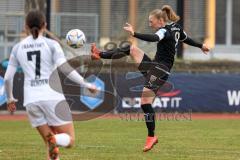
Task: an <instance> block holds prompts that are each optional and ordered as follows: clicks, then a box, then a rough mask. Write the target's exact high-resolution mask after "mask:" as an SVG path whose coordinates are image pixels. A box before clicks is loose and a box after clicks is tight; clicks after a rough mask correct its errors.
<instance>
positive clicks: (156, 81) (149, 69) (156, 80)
mask: <svg viewBox="0 0 240 160" xmlns="http://www.w3.org/2000/svg"><path fill="white" fill-rule="evenodd" d="M138 69H139V71H140V72H141V73H142V74H143V75H144V77H145V78H146V81H145V84H144V87H146V88H148V89H151V90H152V91H154V92H155V93H156V92H157V91H158V90H159V89H160V88H161V87H162V86H163V84H164V83H165V82H166V81H167V79H168V76H169V74H170V73H169V69H168V68H167V67H166V65H164V64H163V63H158V62H154V61H152V60H151V59H150V58H149V57H148V56H147V55H146V54H144V56H143V60H142V62H141V63H140V64H139V66H138Z"/></svg>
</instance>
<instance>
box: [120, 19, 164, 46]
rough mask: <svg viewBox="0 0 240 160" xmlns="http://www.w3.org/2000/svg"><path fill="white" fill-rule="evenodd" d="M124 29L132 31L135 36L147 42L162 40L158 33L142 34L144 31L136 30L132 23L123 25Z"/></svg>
mask: <svg viewBox="0 0 240 160" xmlns="http://www.w3.org/2000/svg"><path fill="white" fill-rule="evenodd" d="M123 29H124V30H125V31H127V32H129V33H130V35H132V36H133V37H135V38H138V39H141V40H143V41H147V42H157V41H159V40H161V39H160V38H159V36H158V35H157V34H142V33H137V32H135V31H134V29H133V27H132V25H131V24H129V23H126V26H125V27H123Z"/></svg>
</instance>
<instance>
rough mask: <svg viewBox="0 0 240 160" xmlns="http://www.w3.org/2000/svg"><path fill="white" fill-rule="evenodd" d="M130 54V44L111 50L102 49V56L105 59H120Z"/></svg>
mask: <svg viewBox="0 0 240 160" xmlns="http://www.w3.org/2000/svg"><path fill="white" fill-rule="evenodd" d="M129 54H130V46H125V47H121V48H116V49H113V50H109V51H102V52H101V53H100V57H101V58H103V59H120V58H122V57H125V56H128V55H129Z"/></svg>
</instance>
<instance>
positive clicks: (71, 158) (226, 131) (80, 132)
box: [0, 119, 240, 160]
mask: <svg viewBox="0 0 240 160" xmlns="http://www.w3.org/2000/svg"><path fill="white" fill-rule="evenodd" d="M156 126H157V130H156V132H157V135H158V136H159V143H158V144H157V145H156V146H155V147H154V149H153V150H151V151H150V152H147V153H143V152H142V147H143V145H144V142H145V138H146V128H145V124H144V123H143V122H136V121H125V120H120V119H95V120H90V121H85V122H75V133H76V144H75V147H74V148H72V149H62V148H61V149H60V152H61V157H60V158H61V160H240V122H239V120H192V121H160V122H157V125H156ZM44 147H45V145H44V143H43V141H42V139H41V137H40V136H39V135H38V133H37V131H36V130H35V129H33V128H31V126H30V124H29V122H27V121H10V122H7V121H0V160H45V148H44Z"/></svg>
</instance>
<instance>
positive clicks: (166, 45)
mask: <svg viewBox="0 0 240 160" xmlns="http://www.w3.org/2000/svg"><path fill="white" fill-rule="evenodd" d="M160 31H165V33H164V36H163V38H162V39H161V38H160V41H159V42H158V44H157V52H156V55H155V58H154V61H156V62H158V63H163V64H164V65H166V66H167V67H169V69H171V68H172V66H173V63H174V57H175V53H176V48H177V45H178V42H179V40H180V41H183V40H185V39H186V38H187V35H186V33H185V32H184V31H183V29H182V27H181V26H180V25H179V24H176V23H171V24H169V25H166V26H165V27H162V28H160V29H159V30H158V31H157V32H156V33H155V34H157V35H158V36H159V37H160V34H159V33H162V32H160Z"/></svg>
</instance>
